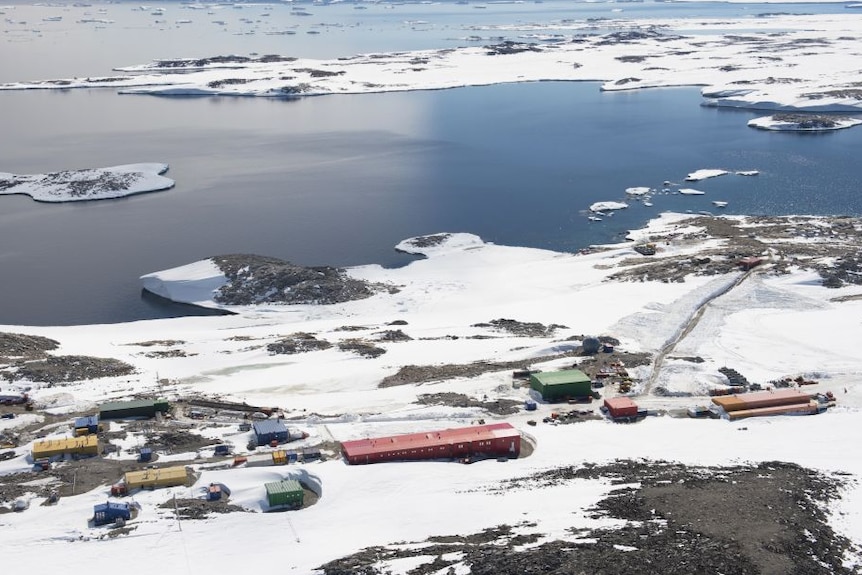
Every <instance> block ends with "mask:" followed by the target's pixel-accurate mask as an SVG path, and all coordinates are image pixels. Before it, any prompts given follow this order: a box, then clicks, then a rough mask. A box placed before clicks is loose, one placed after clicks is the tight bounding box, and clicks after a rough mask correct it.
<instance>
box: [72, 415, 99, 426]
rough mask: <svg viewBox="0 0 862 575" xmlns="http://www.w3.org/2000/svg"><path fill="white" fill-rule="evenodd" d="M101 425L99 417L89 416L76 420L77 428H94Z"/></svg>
mask: <svg viewBox="0 0 862 575" xmlns="http://www.w3.org/2000/svg"><path fill="white" fill-rule="evenodd" d="M95 425H99V416H98V415H88V416H87V417H78V418H76V419H75V427H93V426H95Z"/></svg>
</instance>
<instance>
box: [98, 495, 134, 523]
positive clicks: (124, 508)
mask: <svg viewBox="0 0 862 575" xmlns="http://www.w3.org/2000/svg"><path fill="white" fill-rule="evenodd" d="M131 518H132V511H131V509H130V507H129V504H128V503H112V502H110V501H108V502H107V503H101V504H99V505H94V506H93V525H110V524H111V523H116V522H117V520H118V519H122V520H123V521H128V520H129V519H131Z"/></svg>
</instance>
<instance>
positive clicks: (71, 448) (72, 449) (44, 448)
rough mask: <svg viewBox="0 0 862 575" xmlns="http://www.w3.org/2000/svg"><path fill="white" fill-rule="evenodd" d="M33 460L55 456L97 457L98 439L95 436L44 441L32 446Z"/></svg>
mask: <svg viewBox="0 0 862 575" xmlns="http://www.w3.org/2000/svg"><path fill="white" fill-rule="evenodd" d="M32 453H33V460H36V459H42V458H45V457H54V456H55V455H66V454H67V453H68V454H70V455H98V454H99V438H98V437H96V436H95V435H85V436H83V437H64V438H60V439H46V440H44V441H37V442H36V443H34V444H33V452H32Z"/></svg>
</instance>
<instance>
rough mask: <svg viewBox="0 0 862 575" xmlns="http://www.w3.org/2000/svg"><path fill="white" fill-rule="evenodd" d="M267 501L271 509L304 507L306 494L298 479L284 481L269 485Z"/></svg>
mask: <svg viewBox="0 0 862 575" xmlns="http://www.w3.org/2000/svg"><path fill="white" fill-rule="evenodd" d="M265 487H266V501H267V503H269V506H270V507H302V501H303V499H304V497H305V492H304V491H303V490H302V485H300V483H299V481H297V480H296V479H282V480H281V481H273V482H272V483H267V484H266V485H265Z"/></svg>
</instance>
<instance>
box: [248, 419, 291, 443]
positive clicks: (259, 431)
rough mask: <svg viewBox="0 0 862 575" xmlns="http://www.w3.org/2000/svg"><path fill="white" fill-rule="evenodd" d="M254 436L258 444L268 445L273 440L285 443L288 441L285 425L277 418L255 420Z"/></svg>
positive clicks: (288, 435)
mask: <svg viewBox="0 0 862 575" xmlns="http://www.w3.org/2000/svg"><path fill="white" fill-rule="evenodd" d="M252 427H253V428H254V436H255V439H256V440H257V444H258V445H269V444H270V443H272V442H273V441H275V442H278V443H286V442H287V441H290V433H288V431H287V427H286V426H285V425H284V423H282V422H281V421H279V420H277V419H264V420H263V421H255V422H254V424H253V426H252Z"/></svg>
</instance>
